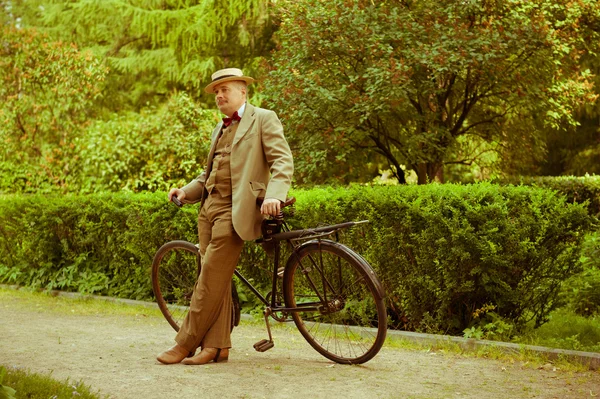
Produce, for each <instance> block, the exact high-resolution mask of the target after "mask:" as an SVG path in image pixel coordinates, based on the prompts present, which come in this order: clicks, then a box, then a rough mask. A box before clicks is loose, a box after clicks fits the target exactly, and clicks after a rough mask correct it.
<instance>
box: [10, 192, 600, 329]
mask: <svg viewBox="0 0 600 399" xmlns="http://www.w3.org/2000/svg"><path fill="white" fill-rule="evenodd" d="M292 195H294V196H296V197H297V199H298V202H297V205H296V212H295V215H294V216H293V217H291V218H290V219H289V222H290V225H291V227H292V228H301V227H313V226H317V225H319V224H324V223H326V224H329V223H339V222H343V221H348V220H362V219H368V220H370V223H369V224H365V225H362V226H360V227H357V228H355V229H352V230H346V231H343V232H342V233H341V237H340V238H341V241H342V242H344V243H346V244H348V246H350V247H351V248H353V249H354V250H355V251H356V252H358V253H359V254H361V255H362V256H364V257H365V258H366V259H367V260H368V261H369V262H370V263H371V265H372V266H373V267H374V269H375V270H376V272H377V273H378V275H379V277H380V279H381V280H382V282H383V284H384V286H385V289H386V291H387V294H388V298H387V300H388V310H389V314H390V321H391V324H392V325H394V326H396V327H398V328H404V329H409V330H416V331H429V332H446V333H452V334H460V333H462V331H463V330H464V329H465V328H467V327H471V326H472V325H473V324H474V323H476V320H475V315H477V314H479V313H481V309H492V308H493V309H494V313H495V314H497V315H498V317H500V318H504V319H506V320H507V321H509V322H510V323H514V324H515V325H517V326H519V325H523V324H524V323H525V322H527V321H528V320H534V321H535V323H536V324H537V325H540V324H542V323H543V322H544V321H545V320H546V319H547V317H548V314H549V312H550V311H551V310H552V309H554V308H555V307H556V306H557V304H558V301H557V295H558V291H559V288H560V285H561V282H562V281H563V280H565V279H566V278H568V277H570V276H572V275H574V274H576V273H577V272H579V271H580V270H581V263H580V262H579V261H578V259H579V247H580V244H581V242H582V239H583V237H584V235H585V233H586V232H587V231H588V230H589V228H590V226H591V223H592V218H591V217H590V216H589V215H588V213H587V211H586V208H585V206H583V205H581V204H569V203H567V200H566V199H565V198H564V197H563V196H560V195H558V194H557V193H555V192H553V191H549V190H545V189H539V188H531V187H523V186H521V187H513V186H496V185H492V184H489V183H483V184H476V185H466V186H458V185H438V184H432V185H427V186H403V187H398V186H395V187H363V186H353V187H349V188H345V189H335V190H334V189H313V190H310V191H301V190H297V191H294V192H293V193H292ZM196 216H197V206H195V207H186V208H184V209H182V210H179V209H177V208H176V207H175V206H173V205H172V204H169V203H167V202H166V194H165V193H154V194H137V195H133V194H103V195H95V196H79V197H77V196H65V197H55V198H46V197H43V196H28V197H2V198H0V219H1V220H2V224H1V225H0V235H2V236H3V240H2V244H1V245H0V282H3V283H17V284H22V285H30V286H34V287H42V288H59V289H65V290H78V291H81V292H90V293H91V292H93V293H98V294H104V295H114V296H120V297H128V298H135V299H150V298H151V296H152V291H151V284H150V265H151V262H152V257H153V255H154V253H155V251H156V250H157V249H158V248H159V247H160V245H162V244H163V243H164V242H166V241H169V240H172V239H187V240H190V241H193V242H195V241H196ZM269 265H270V264H269V263H268V262H267V258H266V255H265V254H264V252H262V250H261V249H260V247H259V246H257V245H253V244H251V243H250V244H248V245H247V246H246V247H245V249H244V252H243V254H242V259H241V262H240V265H239V267H240V268H241V269H243V270H242V271H243V273H244V274H245V275H246V276H247V277H250V278H253V279H254V281H256V282H258V283H259V284H260V283H265V282H267V281H268V279H269V275H268V273H265V272H264V271H263V270H261V269H262V268H268V267H269Z"/></svg>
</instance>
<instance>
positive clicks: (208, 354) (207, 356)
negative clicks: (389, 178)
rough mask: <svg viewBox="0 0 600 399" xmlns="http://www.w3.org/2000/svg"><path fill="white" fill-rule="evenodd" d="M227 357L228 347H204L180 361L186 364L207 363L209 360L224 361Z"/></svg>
mask: <svg viewBox="0 0 600 399" xmlns="http://www.w3.org/2000/svg"><path fill="white" fill-rule="evenodd" d="M228 359H229V349H227V348H224V349H220V348H204V349H202V351H200V353H198V354H197V355H196V356H192V357H187V358H185V359H183V361H182V363H183V364H187V365H192V364H193V365H199V364H207V363H210V362H215V363H217V362H226V361H227V360H228Z"/></svg>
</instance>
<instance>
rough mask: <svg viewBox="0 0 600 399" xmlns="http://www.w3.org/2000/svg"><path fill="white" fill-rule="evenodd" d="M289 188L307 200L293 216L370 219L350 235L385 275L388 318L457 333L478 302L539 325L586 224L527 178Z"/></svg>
mask: <svg viewBox="0 0 600 399" xmlns="http://www.w3.org/2000/svg"><path fill="white" fill-rule="evenodd" d="M304 196H306V197H308V198H303V197H304ZM297 197H300V198H299V203H300V204H310V206H308V207H307V208H303V209H302V211H299V212H298V215H299V216H298V217H301V220H299V225H310V224H311V223H315V221H321V222H323V223H334V222H341V221H344V220H360V219H369V220H370V221H371V224H370V225H369V227H368V229H367V228H365V229H364V231H362V232H357V233H356V236H352V237H349V243H350V245H351V247H353V248H355V249H357V251H358V252H359V253H361V254H362V255H363V256H365V258H366V259H367V260H368V261H369V262H370V263H371V264H372V265H374V266H375V267H376V269H377V272H378V274H379V276H380V278H381V279H382V280H383V282H384V285H385V287H386V290H387V293H388V301H389V303H388V309H389V311H390V316H391V317H392V324H394V325H396V326H398V327H402V328H406V329H409V330H420V331H432V332H433V331H435V332H451V333H460V332H462V331H463V330H464V329H465V328H467V327H470V326H472V325H473V324H474V323H475V322H476V320H474V316H473V313H474V312H475V311H476V310H477V309H481V308H482V307H483V306H484V305H486V304H491V305H494V306H495V313H496V314H497V315H498V316H499V317H500V318H502V319H503V320H505V321H506V322H508V323H513V324H515V326H516V327H517V328H520V327H521V326H523V325H524V324H525V323H526V322H527V321H528V320H530V319H533V320H534V321H535V324H536V325H541V324H542V323H544V322H545V321H546V318H547V316H548V313H549V312H550V311H551V310H552V309H554V308H555V307H556V306H557V305H558V304H559V303H558V301H557V296H558V292H559V289H560V286H561V282H562V281H563V280H564V279H566V278H567V277H569V276H571V275H574V274H576V273H577V272H578V271H580V270H581V264H580V263H579V262H578V258H579V246H580V244H581V241H582V240H583V237H584V233H585V232H586V231H587V230H588V229H589V226H590V223H591V219H590V218H589V216H588V215H587V212H586V210H585V207H584V206H582V205H579V204H572V205H567V204H566V201H565V199H564V198H562V197H560V196H558V195H556V194H555V193H552V192H549V191H546V190H541V189H531V188H525V187H498V186H494V185H490V184H480V185H468V186H452V185H433V186H431V187H419V186H408V187H403V188H402V187H381V188H372V189H369V188H365V187H355V188H352V189H350V190H336V191H334V190H312V191H310V192H299V193H297ZM298 217H297V218H298Z"/></svg>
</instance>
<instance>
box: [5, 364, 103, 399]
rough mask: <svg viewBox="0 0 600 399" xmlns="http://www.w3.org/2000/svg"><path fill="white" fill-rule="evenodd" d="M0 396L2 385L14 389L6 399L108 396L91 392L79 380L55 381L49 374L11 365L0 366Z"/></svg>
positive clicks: (93, 398)
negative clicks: (32, 371)
mask: <svg viewBox="0 0 600 399" xmlns="http://www.w3.org/2000/svg"><path fill="white" fill-rule="evenodd" d="M1 376H3V378H0V382H1V385H0V397H3V396H2V386H4V387H9V388H12V389H14V390H15V393H14V394H12V391H10V393H11V394H12V395H14V396H12V395H9V396H7V399H12V397H14V398H15V399H20V398H27V399H67V398H69V399H70V398H75V397H76V398H78V399H102V398H107V397H108V396H101V395H100V394H99V393H93V392H92V391H91V390H90V388H89V387H88V386H86V385H85V384H83V383H81V382H72V381H69V380H66V381H57V380H55V379H53V378H52V377H51V376H50V375H41V374H36V373H30V372H29V371H28V370H23V369H17V368H12V367H4V366H0V377H1Z"/></svg>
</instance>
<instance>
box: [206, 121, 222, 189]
mask: <svg viewBox="0 0 600 399" xmlns="http://www.w3.org/2000/svg"><path fill="white" fill-rule="evenodd" d="M222 127H223V122H219V123H218V124H217V127H215V130H213V132H212V135H211V141H212V145H211V146H210V152H209V153H208V159H207V161H208V165H206V173H207V175H206V178H207V179H208V175H209V174H210V170H211V169H212V161H213V158H214V156H215V150H216V149H217V141H219V140H218V137H219V134H221V128H222Z"/></svg>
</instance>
